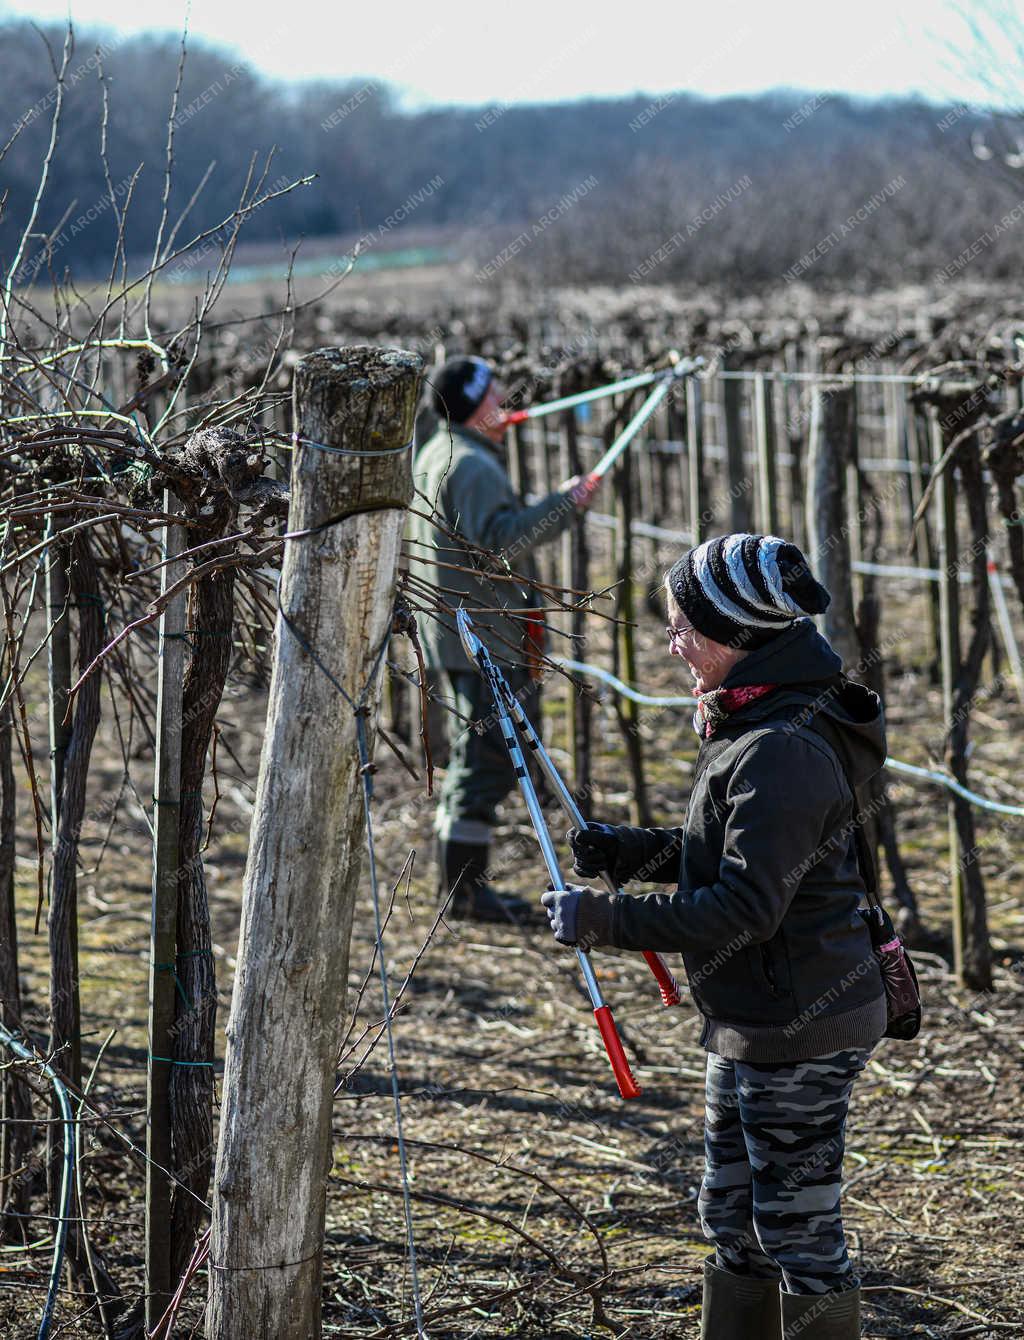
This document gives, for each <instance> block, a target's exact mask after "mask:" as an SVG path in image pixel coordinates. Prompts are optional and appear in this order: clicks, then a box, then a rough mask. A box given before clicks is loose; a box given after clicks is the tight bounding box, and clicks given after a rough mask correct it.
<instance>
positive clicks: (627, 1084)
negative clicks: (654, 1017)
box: [594, 1005, 640, 1098]
mask: <svg viewBox="0 0 1024 1340" xmlns="http://www.w3.org/2000/svg"><path fill="white" fill-rule="evenodd" d="M594 1018H595V1019H596V1020H597V1026H598V1028H599V1029H600V1030H601V1037H602V1038H603V1039H604V1049H605V1051H606V1052H607V1053H608V1060H609V1061H611V1063H612V1070H613V1071H614V1073H615V1083H616V1084H617V1085H618V1086H619V1093H620V1094H621V1095H622V1096H623V1098H639V1097H640V1085H639V1084H637V1082H636V1080H635V1079H634V1078H633V1073H632V1071H631V1070H630V1068H629V1062H628V1061H627V1060H626V1053H625V1052H624V1051H623V1050H622V1041H621V1039H620V1038H619V1030H618V1029H617V1028H616V1027H615V1020H614V1019H613V1018H612V1007H611V1006H610V1005H600V1006H598V1008H597V1009H596V1010H595V1011H594Z"/></svg>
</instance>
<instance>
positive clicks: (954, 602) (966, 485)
mask: <svg viewBox="0 0 1024 1340" xmlns="http://www.w3.org/2000/svg"><path fill="white" fill-rule="evenodd" d="M949 403H950V402H949V401H948V400H946V401H944V400H943V399H942V398H941V393H940V396H939V398H938V403H937V404H932V405H930V406H929V418H930V433H931V448H932V464H933V466H937V465H938V463H939V461H940V460H941V459H942V457H943V454H944V452H945V451H946V450H947V449H948V447H949V445H950V443H951V442H952V441H953V439H954V438H955V437H956V436H957V435H958V433H961V432H962V431H963V429H962V427H961V424H962V423H963V422H964V419H965V418H966V417H967V416H964V415H961V416H959V417H958V416H957V414H956V413H955V412H954V413H952V414H950V415H949V416H948V418H947V419H946V420H945V421H944V419H943V416H942V414H941V413H940V408H943V407H944V408H947V409H948V406H949ZM952 404H953V405H954V409H955V408H956V406H957V402H956V401H955V400H953V401H952ZM970 417H972V418H976V417H977V410H975V411H974V412H973V413H972V414H971V416H970ZM968 453H970V454H969V455H968ZM953 469H954V461H950V462H949V463H948V464H947V465H946V467H945V468H944V469H943V470H942V472H941V474H940V475H939V479H938V481H937V487H936V490H935V495H936V503H935V507H936V536H937V541H938V558H939V608H940V614H941V637H942V705H943V715H944V717H945V720H946V726H947V736H946V751H945V752H946V765H947V767H948V768H949V771H950V772H951V773H952V775H953V776H954V777H955V778H956V780H957V781H958V782H959V783H960V784H961V785H962V786H966V785H967V757H968V731H969V728H970V715H971V706H972V703H973V701H974V696H975V694H976V692H977V688H978V681H979V678H980V672H981V664H982V660H983V658H984V654H985V647H986V644H987V641H988V638H989V589H988V574H987V571H986V569H987V548H988V533H987V532H988V526H987V521H986V518H985V485H984V484H983V483H982V476H981V464H980V459H979V451H978V446H977V442H976V440H975V439H971V440H970V441H968V442H967V443H966V444H964V445H962V446H961V448H960V456H959V473H960V480H959V483H960V486H961V488H962V490H963V491H964V493H966V495H967V508H968V514H969V515H970V519H971V522H972V531H973V535H972V544H971V547H970V549H969V550H968V552H967V553H966V554H961V553H960V551H959V545H958V541H957V485H956V483H955V482H954V478H953ZM965 566H969V567H970V569H971V574H972V578H973V583H972V592H971V594H972V597H973V600H974V610H973V613H972V619H971V623H972V630H971V636H970V639H969V646H968V651H967V654H966V656H965V655H964V654H963V650H962V645H961V630H960V571H961V569H962V568H963V567H965ZM948 814H949V820H948V822H949V867H950V883H951V891H952V903H953V907H952V914H953V966H954V969H955V971H956V975H957V977H958V979H959V980H960V982H961V983H962V985H964V986H966V987H970V988H971V989H972V990H975V991H990V990H991V989H992V948H991V943H990V941H989V933H988V915H987V910H986V906H985V885H984V880H983V878H982V873H981V867H980V864H979V861H978V855H979V845H978V841H977V838H976V829H975V824H974V814H973V813H972V811H971V807H970V805H969V804H968V802H967V801H966V800H965V799H964V798H963V797H962V796H958V795H956V794H955V793H950V795H949V801H948Z"/></svg>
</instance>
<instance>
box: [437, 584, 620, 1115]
mask: <svg viewBox="0 0 1024 1340" xmlns="http://www.w3.org/2000/svg"><path fill="white" fill-rule="evenodd" d="M455 617H456V622H457V624H458V628H459V636H460V637H461V638H462V645H463V647H464V648H465V651H466V655H467V656H468V657H469V659H470V660H471V661H472V662H473V663H474V664H475V665H476V666H477V667H478V669H479V670H480V673H481V674H482V675H483V677H484V679H485V681H486V682H487V684H488V686H489V688H490V690H491V695H492V696H493V698H494V708H495V711H496V712H497V714H498V722H499V724H500V726H501V734H502V737H503V738H504V741H505V745H506V747H507V749H508V752H509V757H510V758H511V760H512V766H513V768H514V769H515V774H516V777H517V779H518V781H519V788H520V790H521V791H522V793H523V799H524V800H525V801H526V808H527V810H528V811H529V813H530V822H531V823H532V824H533V830H534V832H535V833H536V834H537V841H538V842H539V843H540V849H541V853H542V854H543V857H544V864H545V865H546V866H547V868H548V877H549V878H550V880H551V886H552V888H554V889H557V890H560V891H561V890H564V889H565V880H564V879H563V878H562V872H561V870H560V869H559V865H558V857H557V855H556V854H555V848H554V844H553V843H552V841H551V834H550V833H549V832H548V826H547V824H546V823H545V822H544V815H543V813H542V811H541V808H540V802H539V801H538V799H537V792H536V791H535V790H534V787H533V782H532V781H531V780H530V774H529V773H528V772H527V769H526V759H525V758H524V757H523V751H522V749H521V748H520V745H519V741H518V739H517V738H516V732H515V727H514V726H513V724H512V717H511V715H510V713H509V710H508V706H507V698H506V695H505V691H504V690H503V688H502V684H505V683H506V681H505V677H504V675H503V674H502V673H501V671H500V670H499V669H498V667H497V666H496V665H495V664H494V662H493V661H492V660H491V657H490V654H489V653H488V651H487V648H486V647H485V646H484V644H483V643H482V642H481V641H480V639H479V638H478V637H477V635H476V633H474V632H473V626H472V624H471V623H470V619H469V615H468V614H466V613H465V611H464V610H457V611H456V616H455ZM506 687H507V685H506ZM576 958H577V959H578V961H579V965H580V970H581V972H582V973H583V980H584V982H585V983H586V986H587V994H588V995H589V996H590V1003H591V1005H592V1006H593V1009H594V1018H595V1019H596V1020H597V1026H598V1028H599V1029H600V1030H601V1038H602V1040H603V1042H604V1048H605V1051H606V1052H607V1053H608V1060H609V1061H610V1062H611V1067H612V1072H613V1074H614V1075H615V1082H616V1084H618V1086H619V1093H620V1094H621V1095H622V1097H623V1098H639V1096H640V1086H639V1084H637V1082H636V1080H635V1079H634V1078H633V1074H632V1071H631V1070H630V1068H629V1062H628V1061H627V1060H626V1053H625V1052H624V1051H623V1049H622V1040H621V1039H620V1037H619V1031H618V1029H617V1028H616V1027H615V1020H614V1019H613V1018H612V1011H611V1006H610V1005H606V1004H605V1001H604V997H603V996H602V994H601V988H600V986H598V983H597V977H596V976H595V975H594V969H593V966H592V965H591V962H590V955H589V954H588V953H587V952H586V951H585V950H583V949H580V948H579V946H578V945H577V947H576Z"/></svg>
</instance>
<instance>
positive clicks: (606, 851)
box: [565, 824, 619, 879]
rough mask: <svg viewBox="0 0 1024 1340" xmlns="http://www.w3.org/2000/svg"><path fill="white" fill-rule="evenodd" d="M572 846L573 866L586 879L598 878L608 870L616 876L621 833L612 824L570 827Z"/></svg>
mask: <svg viewBox="0 0 1024 1340" xmlns="http://www.w3.org/2000/svg"><path fill="white" fill-rule="evenodd" d="M565 836H566V838H567V839H568V842H569V846H570V847H571V848H572V868H573V870H575V872H576V874H577V875H582V876H583V878H584V879H596V878H597V877H598V876H599V875H602V874H604V872H605V871H606V870H607V872H608V873H609V874H610V875H611V876H612V878H613V879H614V878H615V867H616V865H617V864H618V860H619V835H618V833H617V832H616V830H615V829H614V828H613V827H612V826H611V824H591V825H590V826H589V828H570V829H569V831H568V833H566V835H565Z"/></svg>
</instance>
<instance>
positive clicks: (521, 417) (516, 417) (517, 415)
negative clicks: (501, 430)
mask: <svg viewBox="0 0 1024 1340" xmlns="http://www.w3.org/2000/svg"><path fill="white" fill-rule="evenodd" d="M529 417H530V411H529V410H526V409H510V410H509V411H508V413H507V414H506V415H504V416H503V422H504V423H506V424H510V423H524V422H525V421H526V420H527V419H528V418H529Z"/></svg>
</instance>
